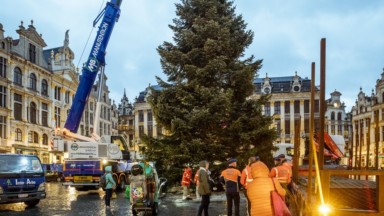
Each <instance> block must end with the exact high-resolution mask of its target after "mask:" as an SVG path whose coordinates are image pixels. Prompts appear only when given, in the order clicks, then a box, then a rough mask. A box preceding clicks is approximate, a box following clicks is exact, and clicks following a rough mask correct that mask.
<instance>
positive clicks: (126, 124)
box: [118, 89, 135, 148]
mask: <svg viewBox="0 0 384 216" xmlns="http://www.w3.org/2000/svg"><path fill="white" fill-rule="evenodd" d="M118 114H119V117H118V118H119V123H118V133H119V134H123V135H124V136H125V137H126V140H127V141H128V144H129V147H130V148H133V146H134V137H135V124H134V123H135V115H134V110H133V105H132V103H130V102H129V100H128V97H127V95H126V94H125V89H124V95H123V98H121V101H120V104H119V106H118Z"/></svg>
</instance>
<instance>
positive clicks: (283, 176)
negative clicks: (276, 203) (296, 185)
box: [269, 155, 292, 205]
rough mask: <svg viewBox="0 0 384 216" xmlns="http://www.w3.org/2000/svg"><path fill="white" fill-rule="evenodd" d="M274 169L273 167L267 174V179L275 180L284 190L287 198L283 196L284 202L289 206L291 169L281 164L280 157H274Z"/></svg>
mask: <svg viewBox="0 0 384 216" xmlns="http://www.w3.org/2000/svg"><path fill="white" fill-rule="evenodd" d="M275 165H276V166H275V167H273V168H272V169H271V171H270V173H269V177H271V178H276V179H277V180H278V181H279V182H280V184H281V186H282V187H283V188H284V189H285V191H286V194H287V196H285V202H286V204H287V205H289V194H290V193H289V192H290V190H289V186H288V185H290V183H291V179H292V170H291V167H289V166H287V165H284V164H282V163H281V156H280V155H279V156H277V157H275Z"/></svg>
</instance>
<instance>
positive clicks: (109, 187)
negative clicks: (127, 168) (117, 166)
mask: <svg viewBox="0 0 384 216" xmlns="http://www.w3.org/2000/svg"><path fill="white" fill-rule="evenodd" d="M105 173H106V175H105V182H106V186H105V196H104V197H105V208H106V209H110V208H111V197H112V192H113V190H114V189H115V188H116V182H115V181H114V180H113V177H112V166H106V167H105Z"/></svg>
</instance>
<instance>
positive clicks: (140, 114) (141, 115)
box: [139, 110, 144, 122]
mask: <svg viewBox="0 0 384 216" xmlns="http://www.w3.org/2000/svg"><path fill="white" fill-rule="evenodd" d="M139 122H144V112H143V110H139Z"/></svg>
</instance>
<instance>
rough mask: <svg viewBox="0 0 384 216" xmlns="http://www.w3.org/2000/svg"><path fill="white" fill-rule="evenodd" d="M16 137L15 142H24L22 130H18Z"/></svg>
mask: <svg viewBox="0 0 384 216" xmlns="http://www.w3.org/2000/svg"><path fill="white" fill-rule="evenodd" d="M15 135H16V137H15V141H18V142H21V141H23V132H21V129H20V128H16V130H15Z"/></svg>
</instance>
